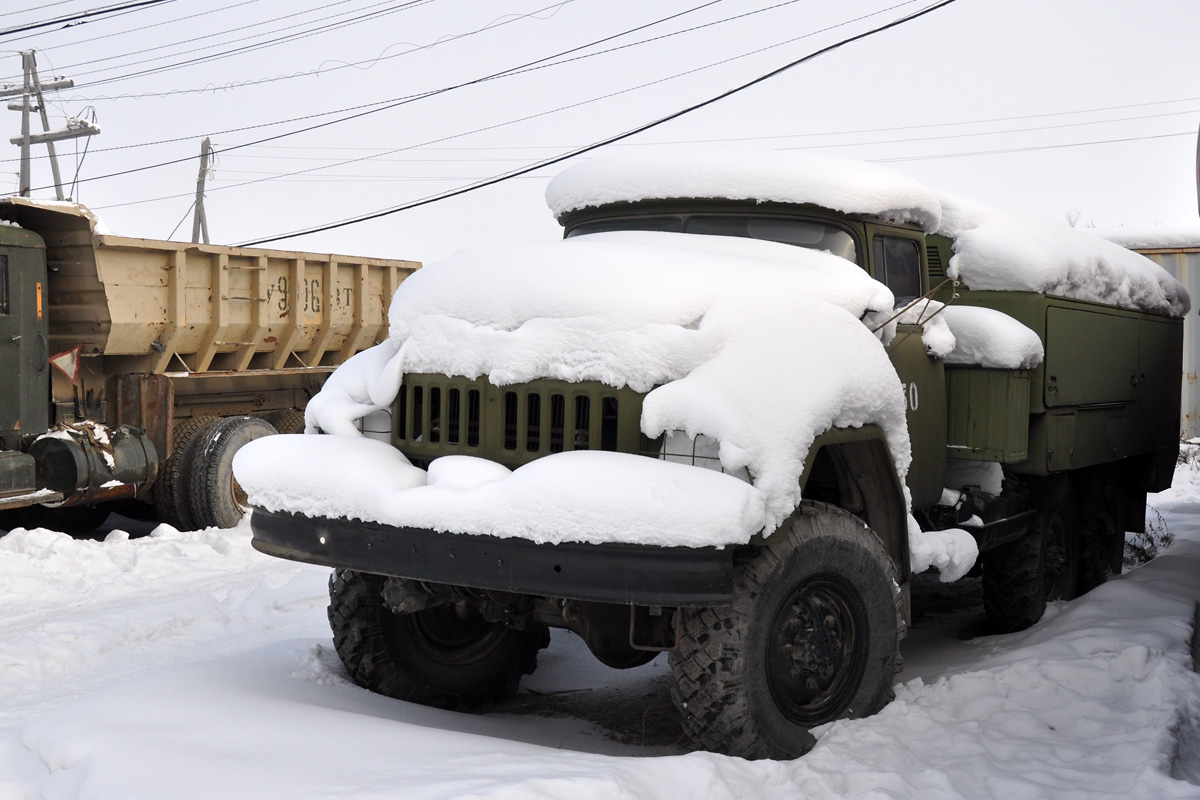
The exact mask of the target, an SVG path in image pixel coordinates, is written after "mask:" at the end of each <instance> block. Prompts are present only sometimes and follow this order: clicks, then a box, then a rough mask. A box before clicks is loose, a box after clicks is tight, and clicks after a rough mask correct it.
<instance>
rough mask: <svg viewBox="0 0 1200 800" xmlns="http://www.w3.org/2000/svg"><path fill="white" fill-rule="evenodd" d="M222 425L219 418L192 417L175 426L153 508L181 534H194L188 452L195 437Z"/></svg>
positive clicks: (161, 518)
mask: <svg viewBox="0 0 1200 800" xmlns="http://www.w3.org/2000/svg"><path fill="white" fill-rule="evenodd" d="M218 422H220V417H210V416H202V417H192V418H190V419H185V420H183V421H181V422H177V423H176V424H175V431H174V434H173V435H172V437H171V453H170V455H169V456H168V457H167V460H166V461H165V462H163V465H162V466H161V467H160V468H159V471H158V480H156V481H155V482H154V508H155V510H156V511H157V512H158V518H159V520H161V521H162V522H165V523H167V524H168V525H173V526H174V527H176V528H178V529H179V530H181V531H190V530H193V529H194V528H195V527H196V526H195V525H193V524H192V511H191V508H190V507H189V504H188V475H187V462H188V452H189V449H190V447H191V445H192V443H193V442H194V441H195V439H196V437H197V436H198V435H199V434H201V433H203V432H204V431H205V430H207V429H208V428H211V427H212V426H213V425H216V424H217V423H218Z"/></svg>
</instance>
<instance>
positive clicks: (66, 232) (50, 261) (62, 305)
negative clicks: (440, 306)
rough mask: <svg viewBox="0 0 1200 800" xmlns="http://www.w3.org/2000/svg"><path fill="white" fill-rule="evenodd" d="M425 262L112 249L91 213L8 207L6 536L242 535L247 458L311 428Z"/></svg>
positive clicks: (22, 202)
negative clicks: (105, 528) (106, 524)
mask: <svg viewBox="0 0 1200 800" xmlns="http://www.w3.org/2000/svg"><path fill="white" fill-rule="evenodd" d="M418 266H419V265H418V264H416V263H414V262H411V261H397V260H384V259H372V258H359V257H347V256H337V255H328V254H314V253H300V252H291V251H283V250H268V249H252V248H239V247H223V246H215V245H200V244H185V243H179V242H167V241H154V240H148V239H136V238H127V237H123V236H114V235H110V234H108V233H106V232H105V231H104V229H103V228H102V227H99V228H98V227H97V220H96V218H95V217H94V215H92V214H91V213H90V212H89V211H88V210H87V209H86V208H84V207H83V206H80V205H78V204H73V203H63V202H53V201H39V200H33V199H26V198H6V199H4V200H2V201H0V372H2V373H3V375H4V376H5V380H4V382H3V385H2V387H0V509H2V510H3V511H2V512H0V514H3V525H2V526H0V527H4V528H6V529H7V528H9V527H12V526H14V525H19V524H20V525H26V526H32V525H44V526H47V527H51V528H55V529H58V530H63V531H67V532H71V533H86V532H89V531H92V530H94V529H95V528H96V527H97V526H98V525H99V524H100V523H101V522H103V520H104V519H105V518H106V517H107V516H108V514H109V512H110V511H111V510H119V511H121V512H122V513H124V514H126V515H128V516H132V517H138V518H142V519H152V518H158V519H161V520H163V521H165V522H169V523H170V524H172V525H175V526H177V527H179V528H182V529H193V528H201V527H207V526H213V525H216V526H221V527H230V526H232V525H234V524H236V523H237V521H238V520H239V519H240V518H241V516H242V514H243V503H244V498H243V497H242V495H241V490H240V489H239V487H238V486H237V483H236V481H234V480H233V478H232V475H231V473H230V467H229V463H230V460H231V459H232V457H233V454H234V453H235V452H236V450H237V448H238V447H239V446H240V445H241V444H242V443H244V442H246V441H249V440H251V439H253V438H255V437H258V436H262V435H266V434H271V433H275V432H276V430H282V431H292V432H295V431H298V430H303V409H304V407H305V405H306V404H307V402H308V399H309V398H310V397H311V396H312V395H313V394H315V393H316V392H317V391H318V390H319V389H320V387H321V384H322V382H323V381H324V379H325V378H326V377H327V376H328V375H329V373H331V372H332V371H333V369H334V367H335V366H336V365H338V364H340V363H342V362H344V361H345V360H346V359H348V358H349V357H351V356H352V355H354V353H356V352H358V351H360V350H362V349H363V348H367V347H370V346H372V345H374V344H375V343H376V342H377V341H378V340H380V339H381V337H383V336H385V335H386V331H387V302H388V299H389V298H390V297H391V296H392V294H393V293H394V292H395V290H396V287H397V286H398V285H399V283H400V281H401V280H403V279H404V277H405V276H407V275H408V274H410V273H411V272H412V271H413V270H414V269H415V268H417V267H418Z"/></svg>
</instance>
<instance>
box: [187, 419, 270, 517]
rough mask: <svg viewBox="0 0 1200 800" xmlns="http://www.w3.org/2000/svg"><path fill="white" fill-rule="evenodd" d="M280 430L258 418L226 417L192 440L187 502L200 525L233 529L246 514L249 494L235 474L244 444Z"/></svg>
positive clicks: (189, 456) (188, 458)
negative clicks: (234, 462) (238, 452)
mask: <svg viewBox="0 0 1200 800" xmlns="http://www.w3.org/2000/svg"><path fill="white" fill-rule="evenodd" d="M276 433H278V431H277V430H275V428H274V426H272V425H271V423H269V422H267V421H266V420H262V419H259V418H258V417H226V418H225V419H222V420H220V421H219V422H218V423H217V424H216V425H213V426H211V427H208V428H206V429H205V430H204V431H203V432H202V433H200V434H199V435H198V436H196V438H195V439H194V440H193V442H192V444H191V446H190V447H189V452H188V455H187V460H188V464H187V470H188V502H189V506H188V507H189V509H190V510H191V516H192V523H193V524H194V525H195V526H196V527H197V528H232V527H234V526H235V525H237V524H238V523H239V522H241V521H242V517H243V516H245V514H246V508H247V505H246V495H245V493H244V492H243V491H242V487H241V486H240V485H238V482H237V480H236V479H235V478H234V476H233V457H234V455H236V454H237V451H238V450H240V449H241V448H242V446H243V445H245V444H247V443H249V442H252V441H254V440H255V439H259V438H262V437H263V436H273V435H275V434H276Z"/></svg>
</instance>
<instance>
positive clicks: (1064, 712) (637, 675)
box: [0, 466, 1200, 800]
mask: <svg viewBox="0 0 1200 800" xmlns="http://www.w3.org/2000/svg"><path fill="white" fill-rule="evenodd" d="M1151 502H1152V504H1153V505H1154V507H1155V508H1156V509H1157V512H1155V511H1152V512H1151V513H1150V518H1151V522H1152V524H1153V525H1154V526H1157V527H1159V529H1161V527H1162V525H1165V526H1166V528H1167V529H1168V530H1169V531H1170V533H1172V534H1173V535H1174V536H1175V539H1176V541H1175V543H1174V544H1173V545H1172V546H1171V547H1170V549H1169V550H1168V551H1167V552H1166V553H1165V554H1164V555H1160V556H1159V557H1158V558H1156V559H1155V560H1153V561H1152V562H1150V563H1149V564H1148V565H1146V566H1144V567H1141V568H1138V569H1135V570H1133V571H1131V572H1128V573H1127V574H1126V575H1124V576H1122V577H1121V578H1119V579H1116V580H1113V581H1110V582H1109V583H1108V584H1106V585H1104V586H1102V587H1100V588H1099V589H1097V590H1096V591H1093V592H1092V593H1091V594H1089V595H1087V596H1086V597H1084V598H1081V599H1079V600H1076V601H1074V602H1072V603H1069V604H1056V605H1054V606H1052V607H1051V609H1050V611H1049V612H1048V613H1047V615H1046V618H1045V619H1044V620H1043V621H1042V622H1041V623H1040V624H1038V625H1037V626H1035V627H1034V628H1033V629H1031V630H1029V631H1025V632H1023V633H1019V634H1013V635H1008V636H975V637H974V638H969V637H971V636H972V635H973V634H975V633H977V632H978V631H979V630H980V629H981V626H982V623H981V620H982V611H981V609H980V607H979V605H978V602H979V601H978V596H977V589H978V587H977V584H976V583H974V582H973V581H972V580H971V579H966V580H964V581H962V582H960V583H959V584H951V585H942V584H938V583H936V582H927V583H924V585H923V586H922V587H920V589H919V591H918V593H917V598H916V602H917V607H916V612H917V622H916V625H915V626H914V629H913V631H912V632H911V634H910V636H909V639H908V640H907V641H906V643H905V647H904V655H905V658H906V664H907V667H906V670H905V672H904V673H903V674H902V675H901V676H900V685H899V687H898V689H897V699H896V701H895V702H893V703H892V704H891V705H889V706H888V707H887V708H885V709H884V710H883V711H882V712H881V713H880V714H878V715H876V716H875V717H872V718H870V719H865V720H858V721H853V722H842V723H835V724H834V725H832V726H829V727H828V729H827V730H826V731H825V732H824V734H823V735H822V736H821V738H820V741H819V742H818V745H817V747H816V748H815V749H814V750H813V751H812V752H811V753H809V754H808V755H807V756H805V757H803V758H801V759H799V760H797V761H794V762H790V763H780V762H747V761H742V760H738V759H731V758H725V757H722V756H714V755H711V754H708V753H699V752H692V753H689V752H687V749H686V745H685V744H684V743H683V742H682V741H681V740H680V737H679V733H678V725H677V723H676V722H675V721H674V716H673V711H672V709H671V708H670V702H669V700H668V699H667V697H666V687H667V681H668V672H667V669H666V666H665V663H664V659H661V658H660V659H659V660H657V661H655V662H653V663H651V664H650V665H648V666H646V667H643V668H640V669H637V670H632V671H629V672H616V671H611V670H608V669H606V668H604V667H602V666H599V665H598V664H596V663H595V662H594V660H592V659H591V657H590V656H589V655H588V654H587V653H586V651H585V649H584V648H583V647H582V646H581V645H580V644H579V643H578V642H577V641H576V640H574V639H573V638H572V637H570V636H569V635H558V636H556V637H555V639H554V641H553V643H552V645H551V648H550V650H549V651H547V652H546V653H545V654H544V657H543V659H542V661H541V665H540V667H539V670H538V672H537V674H536V675H534V676H533V677H531V678H529V679H527V680H526V682H525V684H524V686H523V689H522V693H521V694H519V695H518V696H517V697H515V698H513V699H512V700H511V701H510V702H509V703H507V704H506V705H505V706H504V707H503V709H501V710H499V711H496V712H492V713H488V714H481V715H465V714H454V713H448V712H442V711H436V710H433V709H428V708H423V707H420V706H413V705H409V704H406V703H401V702H398V701H394V700H390V699H387V698H383V697H379V696H375V695H371V694H369V693H367V692H365V691H363V690H360V689H358V688H357V687H355V686H353V685H351V684H349V683H348V682H347V680H346V679H345V678H344V676H343V674H342V671H341V668H340V665H339V663H338V661H337V657H336V655H334V654H333V653H332V650H331V646H330V643H329V635H328V630H327V628H326V623H325V619H324V606H325V601H326V597H325V581H326V577H327V571H326V570H324V569H318V568H314V567H307V566H302V565H298V564H292V563H289V562H284V561H278V560H274V559H270V558H267V557H266V556H261V555H259V554H258V553H256V552H255V551H253V550H252V549H251V548H250V546H249V542H248V540H249V532H248V530H247V529H246V528H239V529H235V530H232V531H202V532H199V533H178V532H176V531H174V530H172V529H170V528H165V527H164V528H160V529H158V530H156V531H155V532H154V533H153V534H152V535H150V536H148V537H145V538H140V539H128V538H127V536H126V535H125V534H123V533H122V532H119V531H118V532H116V533H113V534H111V535H110V536H109V538H108V541H105V542H94V541H74V540H71V539H69V538H67V537H65V536H61V535H59V534H56V533H52V532H49V531H44V530H35V531H24V530H19V529H18V530H15V531H13V532H11V533H9V534H8V535H7V536H4V537H3V538H0V608H3V610H4V615H3V619H0V800H12V799H15V798H74V797H86V798H110V797H111V798H122V800H129V799H130V798H143V797H145V798H151V797H153V798H191V797H195V798H206V799H208V800H211V798H216V797H220V798H241V797H246V798H250V797H253V798H275V797H278V798H289V800H291V799H293V798H305V797H333V796H336V797H346V798H367V797H404V798H406V800H407V799H408V798H465V797H470V798H572V800H576V799H579V800H583V799H585V798H626V797H627V798H654V797H662V798H681V797H688V798H760V797H762V798H776V797H778V798H784V797H787V798H795V797H800V796H803V797H814V798H842V797H854V798H863V797H889V798H920V800H934V799H935V798H944V797H946V798H949V797H955V798H957V797H963V798H979V797H993V798H1005V800H1008V799H1009V798H1025V797H1030V798H1071V797H1079V798H1103V797H1113V798H1118V797H1119V798H1163V797H1200V676H1197V674H1196V673H1194V672H1193V670H1192V664H1193V661H1192V632H1193V625H1194V623H1195V620H1196V609H1197V603H1198V602H1200V471H1197V470H1196V469H1194V468H1192V467H1188V466H1184V467H1181V469H1180V471H1179V472H1178V473H1177V477H1176V488H1175V489H1172V490H1171V491H1170V492H1167V493H1164V494H1163V495H1159V496H1157V497H1155V498H1152V500H1151ZM1160 514H1161V522H1160V517H1159V515H1160ZM135 525H136V523H135V524H133V525H131V526H130V527H131V528H132V527H134V526H135ZM141 530H144V528H143V529H141Z"/></svg>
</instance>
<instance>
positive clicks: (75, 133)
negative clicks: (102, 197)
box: [0, 50, 100, 200]
mask: <svg viewBox="0 0 1200 800" xmlns="http://www.w3.org/2000/svg"><path fill="white" fill-rule="evenodd" d="M21 67H22V70H23V72H24V75H25V80H24V83H23V85H22V86H19V87H16V86H8V87H3V88H0V98H4V97H16V96H17V95H20V96H21V102H20V103H9V104H8V108H9V110H10V111H20V112H21V135H20V136H18V137H16V138H14V139H9V141H10V142H11V143H12V144H17V145H20V146H21V172H20V176H19V178H18V182H19V186H18V188H19V190H20V191H19V194H20V195H21V196H22V197H28V196H29V191H30V187H31V178H30V172H31V169H30V155H29V149H30V147H32V146H33V145H35V144H44V145H46V149H47V150H48V151H49V153H50V169H51V171H52V172H53V173H54V191H55V193H56V194H57V196H58V199H59V200H65V199H67V198H66V197H65V196H64V194H63V187H62V177H61V176H60V174H59V171H58V154H57V153H56V152H55V151H54V143H55V142H56V141H59V140H62V139H77V138H79V137H81V136H92V135H94V134H97V133H99V132H100V128H99V126H97V125H93V124H92V123H90V122H85V121H84V120H81V119H74V118H70V119H68V120H67V127H66V128H64V129H63V130H59V131H51V130H50V117H49V115H47V114H46V100H45V97H44V96H43V94H42V93H43V92H44V91H49V90H53V89H70V88H71V87H72V86H74V85H75V81H73V80H71V79H70V78H62V79H59V80H55V81H51V82H50V83H42V81H41V79H40V78H39V77H38V72H37V60H36V59H35V58H34V51H33V50H24V51H22V52H21ZM33 111H37V112H38V114H39V116H40V117H41V120H42V132H41V133H31V132H30V130H29V115H30V113H31V112H33Z"/></svg>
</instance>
